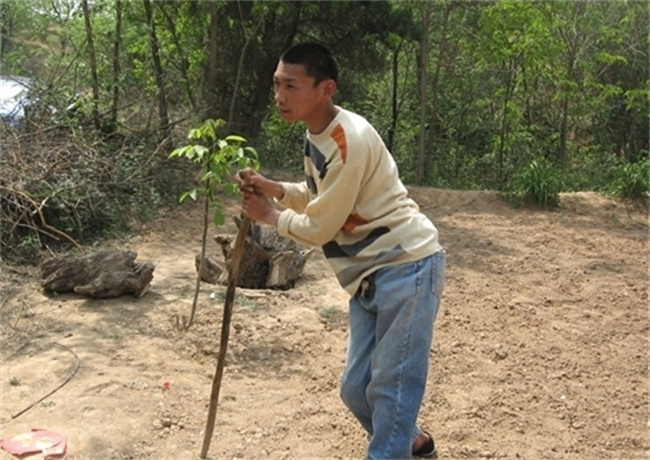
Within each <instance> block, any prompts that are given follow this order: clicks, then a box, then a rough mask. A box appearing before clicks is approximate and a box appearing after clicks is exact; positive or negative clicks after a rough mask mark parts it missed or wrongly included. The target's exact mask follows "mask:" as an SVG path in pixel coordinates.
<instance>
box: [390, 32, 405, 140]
mask: <svg viewBox="0 0 650 460" xmlns="http://www.w3.org/2000/svg"><path fill="white" fill-rule="evenodd" d="M401 49H402V40H400V42H399V44H398V45H397V47H396V48H395V49H394V50H393V59H392V67H391V73H392V79H393V82H392V88H391V92H392V94H391V98H390V99H391V116H390V126H389V128H388V141H387V147H388V150H389V151H392V150H393V143H394V142H395V131H396V130H397V114H398V110H397V81H398V77H399V52H400V50H401Z"/></svg>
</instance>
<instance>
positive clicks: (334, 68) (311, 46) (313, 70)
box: [280, 42, 339, 85]
mask: <svg viewBox="0 0 650 460" xmlns="http://www.w3.org/2000/svg"><path fill="white" fill-rule="evenodd" d="M280 61H282V62H284V63H285V64H300V65H303V66H305V71H306V73H307V75H308V76H310V77H312V78H313V79H314V84H316V85H318V84H319V83H320V82H322V81H323V80H327V79H332V80H334V82H336V83H338V79H339V66H338V64H337V63H336V59H334V56H333V55H332V53H331V52H330V50H328V49H327V48H326V47H324V46H323V45H321V44H320V43H313V42H306V43H298V44H297V45H293V46H292V47H291V48H289V49H288V50H286V51H285V52H284V53H282V56H280Z"/></svg>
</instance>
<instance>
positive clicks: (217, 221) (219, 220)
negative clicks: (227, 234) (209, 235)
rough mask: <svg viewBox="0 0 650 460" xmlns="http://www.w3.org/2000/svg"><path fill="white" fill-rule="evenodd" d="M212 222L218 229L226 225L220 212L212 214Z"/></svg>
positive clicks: (224, 218)
mask: <svg viewBox="0 0 650 460" xmlns="http://www.w3.org/2000/svg"><path fill="white" fill-rule="evenodd" d="M213 222H214V224H215V225H216V226H218V227H220V226H222V225H223V224H225V223H226V217H225V216H224V215H223V213H222V212H221V211H216V212H215V213H214V218H213Z"/></svg>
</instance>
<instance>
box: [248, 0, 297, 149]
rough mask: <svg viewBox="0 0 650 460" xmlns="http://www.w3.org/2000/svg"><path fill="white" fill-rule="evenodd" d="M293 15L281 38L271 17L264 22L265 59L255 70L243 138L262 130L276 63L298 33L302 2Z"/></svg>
mask: <svg viewBox="0 0 650 460" xmlns="http://www.w3.org/2000/svg"><path fill="white" fill-rule="evenodd" d="M293 5H294V7H295V8H294V10H293V11H294V14H293V16H292V18H291V23H290V25H289V26H288V27H286V28H284V32H283V35H282V36H279V35H278V31H277V23H276V20H275V18H274V17H273V16H272V17H270V18H267V19H266V20H265V21H264V27H263V28H262V34H261V38H260V41H261V43H262V47H263V52H264V54H265V55H266V58H265V59H263V60H261V61H260V62H259V63H258V64H257V66H256V69H255V74H256V75H257V82H256V89H255V93H254V95H253V102H252V104H251V112H250V117H249V119H248V123H247V125H246V126H245V127H244V129H242V130H241V132H242V134H243V135H244V136H245V137H248V138H251V139H254V138H255V137H257V135H258V134H259V132H260V130H261V128H262V120H263V119H264V116H265V115H266V114H267V113H268V108H269V91H270V90H271V84H272V81H273V73H274V72H275V67H276V66H277V63H278V58H279V57H280V53H282V52H283V51H284V50H286V49H287V48H288V47H289V46H291V45H292V44H293V40H294V38H295V36H296V34H297V33H298V24H299V22H300V9H301V8H302V2H294V3H293Z"/></svg>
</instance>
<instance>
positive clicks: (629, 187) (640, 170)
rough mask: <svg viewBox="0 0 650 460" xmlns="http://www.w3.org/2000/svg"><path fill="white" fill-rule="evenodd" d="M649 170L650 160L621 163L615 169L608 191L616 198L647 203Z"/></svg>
mask: <svg viewBox="0 0 650 460" xmlns="http://www.w3.org/2000/svg"><path fill="white" fill-rule="evenodd" d="M649 170H650V160H648V159H646V160H645V161H642V162H638V163H629V162H624V163H621V164H619V165H618V166H616V167H615V168H614V174H613V179H612V181H611V182H610V183H609V185H608V187H607V190H608V191H609V192H610V193H611V194H612V195H614V196H618V197H622V198H629V199H631V200H639V201H642V202H644V203H646V202H647V201H648V188H649V187H650V181H649V180H648V172H649Z"/></svg>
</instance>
